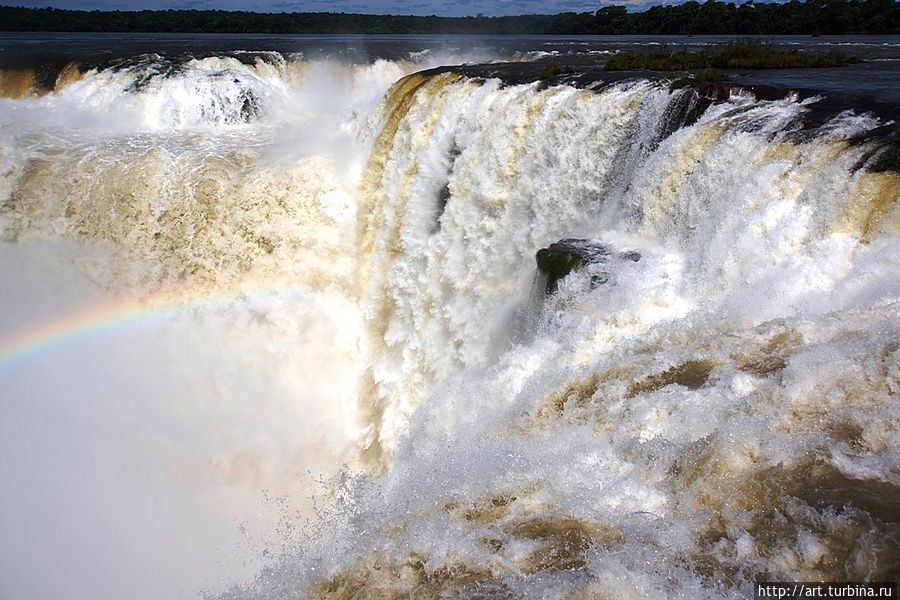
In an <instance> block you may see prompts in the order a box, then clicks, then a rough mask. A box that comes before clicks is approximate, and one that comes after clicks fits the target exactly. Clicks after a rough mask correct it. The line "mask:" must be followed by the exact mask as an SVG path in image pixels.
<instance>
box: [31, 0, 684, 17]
mask: <svg viewBox="0 0 900 600" xmlns="http://www.w3.org/2000/svg"><path fill="white" fill-rule="evenodd" d="M658 3H659V2H658V1H657V2H653V1H649V2H648V1H644V0H612V1H603V0H548V1H539V0H524V1H523V0H455V1H449V2H447V1H443V2H438V1H436V0H427V1H424V2H417V3H415V4H409V3H405V2H402V1H400V0H262V1H260V2H249V1H248V0H17V1H16V2H15V3H14V4H16V5H19V6H27V7H45V6H53V7H55V8H69V9H85V10H143V9H150V10H165V9H170V8H172V9H191V8H194V9H204V8H208V9H222V10H250V11H259V12H323V11H327V12H356V13H368V14H398V15H409V14H413V15H440V16H466V15H475V14H477V13H483V14H485V15H488V16H504V15H517V14H536V13H537V14H553V13H559V12H593V11H595V10H597V9H598V8H600V7H601V6H604V5H612V4H627V5H629V6H634V7H645V6H649V5H651V4H658ZM667 4H668V2H667Z"/></svg>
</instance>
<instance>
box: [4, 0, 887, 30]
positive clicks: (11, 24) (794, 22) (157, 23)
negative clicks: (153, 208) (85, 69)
mask: <svg viewBox="0 0 900 600" xmlns="http://www.w3.org/2000/svg"><path fill="white" fill-rule="evenodd" d="M898 7H900V4H898V3H897V2H894V0H808V1H807V2H798V1H797V0H791V1H790V2H787V3H784V4H776V3H758V4H754V3H752V2H747V3H745V4H740V5H735V4H733V3H728V4H726V3H724V2H713V1H712V0H709V1H707V2H704V3H702V4H701V3H699V2H693V1H691V2H686V3H685V4H679V5H676V6H654V7H652V8H650V9H648V10H646V11H643V12H634V13H630V12H628V11H627V10H626V8H625V7H624V6H607V7H604V8H601V9H600V10H598V11H597V12H595V13H590V12H585V13H561V14H558V15H523V16H514V17H484V16H480V15H479V16H477V17H435V16H430V17H414V16H393V15H357V14H344V13H256V12H244V11H221V10H144V11H111V12H105V11H104V12H101V11H81V10H60V9H53V8H39V9H38V8H17V7H0V30H4V31H90V32H102V31H109V32H113V31H115V32H131V31H133V32H186V33H362V34H403V33H419V34H430V33H454V34H464V33H469V34H475V33H489V34H538V35H553V34H557V35H577V34H646V35H660V34H726V35H753V34H760V35H778V34H813V35H815V34H821V35H834V34H866V33H875V34H886V33H888V34H889V33H900V8H898Z"/></svg>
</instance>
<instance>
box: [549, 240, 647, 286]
mask: <svg viewBox="0 0 900 600" xmlns="http://www.w3.org/2000/svg"><path fill="white" fill-rule="evenodd" d="M535 259H536V260H537V267H538V270H539V271H540V272H541V273H542V274H544V275H545V276H546V277H547V286H546V293H547V295H550V294H552V293H554V292H556V289H557V287H558V286H559V281H560V280H561V279H563V278H564V277H565V276H566V275H568V274H569V273H571V272H572V271H575V270H578V269H580V268H582V267H584V266H586V265H593V264H601V265H607V264H609V265H611V264H612V263H613V262H616V261H622V260H630V261H634V262H636V261H638V260H640V259H641V255H640V254H639V253H638V252H634V251H629V252H617V251H615V250H613V249H612V247H611V246H610V245H609V244H604V243H603V242H599V241H597V240H584V239H574V238H568V239H564V240H560V241H558V242H555V243H553V244H550V246H549V247H547V248H541V249H540V250H538V251H537V255H536V256H535ZM608 280H609V272H608V270H606V269H605V268H602V267H601V268H599V269H596V271H595V272H594V273H593V274H592V275H591V286H592V287H593V286H596V285H601V284H604V283H606V282H607V281H608Z"/></svg>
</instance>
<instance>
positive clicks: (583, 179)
mask: <svg viewBox="0 0 900 600" xmlns="http://www.w3.org/2000/svg"><path fill="white" fill-rule="evenodd" d="M533 58H536V55H523V54H520V53H516V54H514V55H506V56H490V57H489V56H482V55H473V54H472V53H469V54H466V53H461V52H460V51H459V50H458V49H457V50H455V51H452V52H418V53H412V54H410V55H409V56H408V57H407V58H404V59H396V60H386V59H377V60H369V61H365V62H356V63H354V62H347V61H341V60H331V59H328V58H323V57H316V58H314V59H309V58H305V57H304V56H302V55H299V54H298V55H286V54H282V53H277V52H269V53H261V52H245V53H230V54H227V55H224V54H223V55H220V56H202V57H191V58H184V57H182V58H179V59H177V60H176V59H174V58H171V57H165V56H161V55H142V56H139V57H137V58H129V59H127V60H125V59H121V60H120V59H117V60H115V61H107V63H106V64H103V65H100V66H97V65H95V64H93V63H81V64H73V65H72V66H70V67H68V68H66V69H63V70H62V71H60V72H59V74H58V76H57V78H56V79H55V83H54V85H53V86H52V90H44V91H35V90H36V88H34V84H33V83H31V84H28V85H26V84H23V83H21V81H22V79H21V77H24V76H21V75H16V77H19V78H20V79H16V80H15V81H16V82H18V83H16V85H17V86H18V87H16V88H15V93H12V92H10V93H9V94H8V95H9V96H16V97H13V98H5V99H0V127H2V129H0V238H2V240H3V244H2V246H0V273H2V274H3V280H4V282H10V283H9V284H7V285H5V286H4V289H3V290H2V292H0V306H2V308H3V313H4V314H3V316H0V382H2V385H3V386H4V388H5V389H7V390H11V394H8V393H4V398H3V403H2V405H0V410H2V411H3V415H4V416H3V418H2V425H0V431H2V435H0V439H2V442H0V443H2V444H3V446H2V447H3V451H2V452H0V454H2V455H3V458H2V459H0V469H2V471H0V474H2V477H3V479H4V481H5V482H14V483H15V484H16V485H15V487H13V486H10V485H6V484H5V485H3V488H4V490H3V491H2V492H0V511H2V521H0V524H2V525H3V528H4V529H9V530H12V531H13V532H14V535H13V536H11V537H10V538H9V539H7V540H5V541H4V542H2V543H0V559H2V562H3V563H5V564H6V567H5V568H4V567H0V569H3V570H0V592H5V593H3V594H0V595H3V597H4V598H6V597H7V596H9V597H10V598H19V597H22V598H24V597H28V596H34V593H35V590H37V591H40V592H42V594H43V596H42V597H48V598H51V597H53V598H55V597H62V596H63V595H64V592H63V591H65V590H69V591H71V590H72V589H79V590H87V591H88V592H89V594H90V595H91V597H96V598H106V597H109V598H114V597H123V596H122V594H123V593H124V592H123V590H129V591H128V593H127V594H126V595H127V596H128V597H135V598H137V597H148V598H149V597H160V595H163V596H164V597H176V596H177V595H178V594H180V593H186V594H188V595H191V594H194V595H196V594H195V592H194V591H192V590H196V588H199V587H201V586H202V587H204V588H205V589H206V590H207V591H206V592H205V594H207V595H209V596H210V597H223V598H225V597H227V598H260V599H262V598H335V599H337V598H397V597H416V598H560V599H561V598H611V599H614V598H615V599H618V598H660V599H664V598H719V597H726V598H744V597H747V595H748V594H751V595H752V584H753V582H755V581H762V580H776V581H777V580H784V581H819V580H822V581H859V580H867V581H887V580H896V579H897V577H898V576H900V572H898V567H897V565H900V542H898V540H900V513H898V508H897V502H896V498H897V497H898V493H900V490H898V487H900V421H898V420H900V411H898V398H897V396H898V393H900V368H898V365H900V328H898V317H900V315H898V309H900V279H898V277H897V273H898V272H900V209H898V205H897V199H898V197H900V175H898V172H897V171H896V170H895V165H896V153H897V146H896V141H895V140H894V139H893V138H892V135H893V134H891V131H892V129H891V127H893V125H892V123H891V122H889V120H887V119H885V118H884V117H882V116H879V115H878V114H876V113H875V112H872V111H868V110H865V109H863V108H854V107H853V106H838V105H836V104H835V103H834V102H832V99H829V98H828V97H826V96H823V95H814V94H809V93H799V92H791V91H787V90H786V91H785V92H784V93H778V94H773V93H772V92H771V91H768V92H766V93H762V92H760V91H759V89H757V88H753V87H751V86H746V85H728V84H712V85H689V86H687V87H684V88H680V89H675V87H674V86H671V85H670V82H669V81H667V80H655V79H647V78H646V77H642V76H638V75H635V76H628V77H625V78H618V79H617V80H603V79H596V80H593V81H587V80H586V79H584V78H579V77H578V76H577V75H576V76H561V77H556V78H553V77H549V78H548V77H533V78H532V79H534V81H532V82H530V83H521V82H519V79H521V77H519V78H516V77H506V78H505V77H504V72H512V71H514V70H515V69H516V68H518V67H516V65H519V64H523V63H525V64H527V63H528V61H529V60H531V59H533ZM488 59H494V60H495V63H494V66H493V67H492V69H493V71H492V73H493V75H492V76H486V75H484V73H483V72H482V71H479V70H478V69H476V68H473V67H472V66H471V65H469V64H465V63H475V62H478V63H485V62H487V61H488ZM443 65H459V66H449V67H448V66H443ZM504 69H505V70H506V71H504ZM25 80H26V83H27V82H28V81H32V80H34V81H36V79H34V78H32V79H31V80H29V79H27V77H26V78H25ZM2 81H4V82H5V81H13V76H12V75H8V76H7V79H6V80H2ZM9 86H12V84H9ZM29 86H30V87H29ZM10 89H12V87H10ZM29 90H30V91H29ZM763 98H765V99H763ZM563 240H567V241H565V242H562V241H563ZM560 242H562V243H560ZM542 249H548V250H542ZM559 249H563V250H564V251H565V252H569V253H570V254H569V255H566V256H567V257H568V258H567V260H569V259H571V262H570V263H566V264H567V266H566V268H565V269H563V270H562V271H561V272H558V273H555V274H554V273H550V272H548V270H547V268H546V267H545V266H542V267H541V268H539V264H538V261H536V253H538V252H539V251H542V252H544V254H543V255H540V254H539V255H538V258H540V257H541V256H544V257H546V256H549V255H551V254H552V251H554V250H555V251H559ZM572 257H574V258H572ZM108 305H114V306H116V307H119V308H117V309H116V310H117V311H118V312H115V311H114V310H112V309H110V310H107V309H103V308H102V307H104V306H108ZM97 306H99V307H101V308H100V309H97V310H95V311H94V312H91V311H92V310H94V309H93V308H92V307H97ZM123 306H124V307H125V308H121V307H123ZM72 315H75V317H77V318H79V319H81V320H80V321H77V323H78V325H72V324H71V322H73V321H75V320H76V319H75V317H72ZM84 315H87V316H84ZM91 315H94V316H91ZM110 315H114V316H110ZM148 315H150V317H148ZM45 323H50V325H48V326H44V324H45ZM101 326H102V327H103V329H104V331H105V333H102V334H98V333H96V332H93V333H91V335H90V336H87V335H85V334H84V332H86V331H88V330H92V329H98V328H100V327H101ZM42 327H43V329H46V330H48V331H47V333H42V331H43V329H41V328H42ZM35 329H39V330H41V331H39V332H38V333H34V334H32V333H31V330H35ZM42 336H43V337H42ZM61 338H66V339H67V342H66V345H65V346H61V343H60V340H61ZM73 338H74V342H73V341H72V340H73ZM120 363H121V364H120ZM79 365H80V366H79ZM73 402H74V405H73ZM84 415H88V416H84ZM47 419H49V421H50V422H52V423H53V425H52V426H51V425H49V424H48V421H47ZM82 420H83V421H84V422H85V424H82V423H81V421H82ZM66 423H68V425H66ZM57 429H59V430H60V431H61V432H62V433H52V431H56V430H57ZM22 431H26V432H29V431H30V432H31V433H32V434H33V435H34V436H37V437H40V438H42V439H41V441H40V443H36V442H34V441H30V442H29V443H25V442H23V441H22V439H21V438H22V436H23V434H22ZM73 431H74V432H75V433H72V432H73ZM14 432H16V433H15V435H14ZM70 436H71V437H74V438H75V439H76V441H75V442H72V444H73V446H72V447H77V446H78V444H84V443H87V442H85V441H84V440H90V445H91V451H85V452H84V454H85V456H84V457H81V456H80V455H78V456H76V457H75V458H71V459H69V460H66V459H64V458H60V456H58V455H59V454H60V453H65V449H66V448H67V447H69V446H68V442H67V441H65V440H68V438H69V437H70ZM79 440H80V441H79ZM97 456H101V457H106V458H104V459H103V460H106V459H108V458H109V457H110V456H119V457H120V458H119V459H116V460H120V461H121V464H118V466H111V467H109V468H108V469H106V468H105V467H102V466H101V467H98V466H97V465H98V464H101V463H103V460H100V459H98V458H97ZM114 462H115V461H114ZM104 469H105V470H104ZM123 470H124V472H125V474H124V475H123V474H122V472H123ZM82 471H85V472H90V473H91V476H90V477H88V478H87V480H86V483H84V485H83V489H82V490H81V491H80V492H77V493H76V494H75V496H76V498H74V499H73V500H71V505H70V502H66V501H61V500H58V499H56V500H54V499H50V500H48V499H47V497H46V495H47V494H53V493H54V492H53V491H52V490H54V489H57V488H55V487H54V485H56V484H55V483H53V482H64V481H69V480H70V479H71V480H72V481H74V482H77V481H78V480H79V478H80V477H81V476H80V475H79V473H81V472H82ZM35 473H39V474H40V475H36V474H35ZM151 473H152V475H151ZM48 481H49V482H50V483H47V482H48ZM123 482H126V483H123ZM59 485H63V483H59ZM68 485H75V486H76V487H79V486H78V484H77V483H70V484H68ZM135 489H140V490H141V491H140V495H141V496H142V497H146V498H147V499H148V503H151V504H153V506H151V507H142V506H139V505H134V504H133V503H134V502H135V500H134V497H135V494H136V492H135V491H134V490H135ZM17 490H18V491H17ZM23 490H26V491H23ZM56 493H58V492H56ZM261 495H264V496H265V499H263V500H260V496H261ZM34 502H39V503H40V504H41V505H42V506H45V505H46V506H47V508H46V510H47V511H49V512H50V514H51V517H50V525H49V526H47V527H42V526H41V525H40V524H39V518H38V517H37V516H36V515H34V514H33V512H32V511H33V509H31V508H30V506H31V505H32V503H34ZM107 502H108V503H110V504H111V505H115V506H114V507H112V508H109V509H105V508H103V506H104V503H107ZM129 503H131V504H129ZM163 505H164V506H166V512H165V514H163V513H161V512H158V511H160V510H162V509H160V508H159V507H160V506H163ZM127 506H130V508H128V509H127V510H126V507H127ZM54 511H57V512H58V513H59V514H58V516H56V517H54V516H53V513H54ZM169 511H171V512H172V513H173V514H175V513H177V515H178V517H177V518H176V517H171V518H170V513H169ZM85 515H93V516H91V517H86V516H85ZM97 515H101V516H97ZM110 515H112V516H110ZM14 519H16V522H15V524H14V523H13V520H14ZM79 519H83V520H84V521H85V522H86V523H87V524H88V525H87V527H94V529H93V530H92V531H89V532H87V533H86V532H84V531H80V532H76V531H74V530H73V528H72V525H71V522H72V521H73V520H79ZM145 519H146V520H148V522H151V523H157V524H158V529H159V530H160V531H157V532H155V533H154V535H153V541H152V542H148V541H147V540H149V539H150V538H148V537H147V536H148V535H149V534H147V533H146V532H142V531H138V532H132V533H130V534H128V535H130V536H131V539H132V540H133V541H129V540H128V539H124V540H123V539H121V537H119V536H117V535H115V530H116V527H117V526H121V525H122V524H123V523H133V522H134V521H136V520H137V521H140V520H145ZM235 521H238V522H240V523H241V528H242V531H243V532H244V533H242V534H241V535H242V536H245V537H244V538H241V539H242V540H243V541H241V542H235V538H234V536H233V530H235V529H237V525H235ZM117 524H118V525H117ZM248 529H249V530H251V533H246V531H247V530H248ZM85 535H87V536H88V537H90V538H93V539H95V541H96V540H98V539H99V542H97V543H98V544H99V545H100V546H103V547H104V549H105V550H104V552H106V551H108V550H109V549H110V548H118V547H119V546H124V547H126V548H128V547H130V546H132V545H138V544H142V543H143V544H148V546H147V547H148V548H149V549H150V550H152V551H153V552H154V553H155V554H158V553H160V552H161V553H163V554H165V553H171V556H172V563H173V564H176V565H177V566H173V565H165V566H162V567H159V572H160V573H162V575H160V576H159V577H157V576H156V573H152V572H151V573H140V571H141V570H142V568H141V567H140V566H138V567H135V563H137V564H138V565H140V564H141V561H142V560H144V559H145V558H146V557H144V556H142V555H141V554H140V553H139V552H137V553H135V552H131V551H124V552H123V553H122V555H121V556H119V557H117V558H116V559H113V560H118V561H119V562H118V563H117V566H118V567H119V568H120V570H119V572H118V574H117V575H116V576H113V577H111V578H110V579H109V580H106V579H104V578H103V577H101V576H100V575H99V574H100V573H101V572H102V566H101V563H102V560H107V559H106V558H102V559H97V560H94V559H92V558H91V553H92V552H93V553H94V554H96V555H97V556H101V557H103V556H106V554H105V553H104V552H99V551H97V550H93V551H91V550H89V551H88V552H86V553H85V552H82V546H81V544H82V542H80V541H77V540H79V539H81V538H80V537H79V536H85ZM238 537H240V536H238ZM247 537H249V538H250V539H249V541H247V539H245V538H247ZM73 539H74V540H76V541H73ZM211 539H215V540H216V541H215V544H216V547H215V550H211V545H210V543H209V540H211ZM44 545H46V546H48V547H52V548H53V549H52V550H50V551H48V554H47V556H48V557H49V558H48V560H51V561H58V564H60V565H62V566H63V567H65V569H64V572H66V573H68V572H69V570H70V569H71V571H72V573H73V575H72V577H73V578H74V579H72V580H71V581H68V582H63V583H65V584H66V585H61V587H59V588H54V587H53V585H54V584H53V583H48V582H41V581H36V580H35V578H38V579H39V575H37V574H39V573H40V572H41V571H42V570H43V569H45V568H47V567H48V566H49V567H52V566H53V565H45V564H39V565H36V566H35V564H34V563H33V562H32V561H33V560H34V559H33V558H31V559H29V557H28V556H26V554H28V552H26V551H25V550H23V549H24V548H29V547H36V548H43V547H44ZM238 545H240V548H238ZM245 546H246V548H245ZM174 547H179V548H174ZM82 554H86V555H87V557H85V556H82ZM73 556H78V559H77V560H76V559H75V558H73ZM197 556H204V557H206V559H207V560H209V561H210V562H211V564H204V565H202V566H198V567H197V568H196V569H193V568H187V567H186V566H185V565H183V564H181V562H182V561H190V560H195V559H196V557H197ZM212 557H214V560H213V558H212ZM248 557H249V558H248ZM80 561H81V562H80ZM86 565H87V566H86ZM135 568H136V569H137V571H138V573H137V574H135V573H132V572H131V571H130V569H135ZM76 571H79V572H81V573H82V575H81V577H83V578H84V581H82V580H79V579H77V577H76V575H75V574H74V573H75V572H76ZM85 572H86V573H87V574H86V575H84V573H85ZM73 582H74V583H73ZM169 582H177V586H175V585H168V584H169ZM144 583H146V585H147V587H146V588H145V589H146V590H147V591H146V592H145V594H146V595H145V596H142V595H140V594H139V593H137V594H136V593H133V590H134V589H135V586H137V587H141V586H143V585H144ZM42 586H43V587H42Z"/></svg>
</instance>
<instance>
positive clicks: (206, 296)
mask: <svg viewBox="0 0 900 600" xmlns="http://www.w3.org/2000/svg"><path fill="white" fill-rule="evenodd" d="M303 289H308V286H307V285H304V284H303V283H302V282H301V281H299V280H294V281H289V280H284V279H278V280H274V279H266V280H260V279H256V280H245V281H243V282H241V283H239V284H237V285H233V286H230V287H229V288H227V289H224V290H222V289H210V288H209V287H208V286H203V287H198V288H195V289H190V288H188V289H185V290H180V291H176V292H171V291H168V292H155V293H150V294H146V295H140V296H128V297H120V298H114V299H112V300H107V301H104V302H100V303H95V304H92V305H90V306H87V307H82V308H79V309H77V310H74V311H71V312H68V313H65V314H63V315H60V316H58V317H55V318H52V319H50V320H46V321H43V322H40V323H38V324H35V325H32V326H30V327H26V328H24V329H22V330H21V331H18V332H13V333H12V334H11V335H8V336H0V375H2V374H3V373H4V372H8V371H10V370H13V369H14V368H15V367H16V366H19V365H21V364H22V363H23V362H25V361H27V360H29V359H32V358H34V357H37V356H39V355H41V354H43V353H46V352H50V351H54V350H58V349H60V348H63V347H65V346H67V345H72V344H77V343H79V342H81V341H83V340H86V339H89V338H91V337H95V336H99V335H103V334H105V333H108V332H110V331H112V330H114V329H117V328H120V327H123V326H125V325H129V324H133V323H143V322H148V321H153V320H155V319H159V318H163V317H165V316H167V315H172V314H175V313H178V312H182V311H185V310H190V309H193V308H199V307H204V306H209V305H215V304H217V303H227V302H233V301H235V300H240V299H242V298H246V297H249V296H258V295H271V294H275V293H283V292H285V291H291V290H303Z"/></svg>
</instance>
